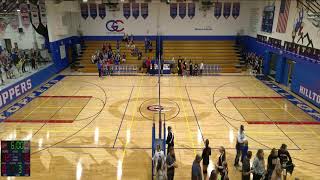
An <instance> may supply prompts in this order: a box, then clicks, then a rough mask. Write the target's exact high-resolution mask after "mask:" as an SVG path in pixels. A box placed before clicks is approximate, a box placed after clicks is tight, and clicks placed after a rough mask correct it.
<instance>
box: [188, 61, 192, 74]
mask: <svg viewBox="0 0 320 180" xmlns="http://www.w3.org/2000/svg"><path fill="white" fill-rule="evenodd" d="M189 74H190V76H193V65H192V61H189Z"/></svg>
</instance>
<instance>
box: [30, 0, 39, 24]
mask: <svg viewBox="0 0 320 180" xmlns="http://www.w3.org/2000/svg"><path fill="white" fill-rule="evenodd" d="M30 14H31V21H32V24H33V25H34V26H35V27H38V26H39V23H40V21H39V16H38V7H37V5H34V4H32V3H30Z"/></svg>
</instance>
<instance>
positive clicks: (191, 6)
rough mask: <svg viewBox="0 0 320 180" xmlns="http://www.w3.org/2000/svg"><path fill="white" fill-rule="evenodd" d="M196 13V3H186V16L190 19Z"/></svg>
mask: <svg viewBox="0 0 320 180" xmlns="http://www.w3.org/2000/svg"><path fill="white" fill-rule="evenodd" d="M195 13H196V5H195V3H188V16H189V18H190V19H192V18H193V17H194V16H195Z"/></svg>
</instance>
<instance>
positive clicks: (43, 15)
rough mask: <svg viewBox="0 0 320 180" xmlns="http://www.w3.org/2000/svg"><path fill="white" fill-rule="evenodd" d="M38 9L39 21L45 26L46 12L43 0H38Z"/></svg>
mask: <svg viewBox="0 0 320 180" xmlns="http://www.w3.org/2000/svg"><path fill="white" fill-rule="evenodd" d="M39 10H40V18H41V23H42V24H43V25H44V26H47V22H48V21H47V13H46V4H45V0H39Z"/></svg>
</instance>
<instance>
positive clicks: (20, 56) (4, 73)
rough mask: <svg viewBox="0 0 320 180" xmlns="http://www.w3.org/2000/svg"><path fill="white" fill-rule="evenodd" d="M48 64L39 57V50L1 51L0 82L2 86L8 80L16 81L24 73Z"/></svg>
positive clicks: (15, 49) (14, 49)
mask: <svg viewBox="0 0 320 180" xmlns="http://www.w3.org/2000/svg"><path fill="white" fill-rule="evenodd" d="M46 62H48V60H47V59H45V58H43V57H42V56H41V51H40V50H35V49H28V50H20V49H18V48H13V49H12V50H11V51H8V50H7V49H3V50H2V51H1V52H0V81H1V84H2V85H4V84H5V83H6V82H7V81H9V80H10V79H16V78H18V77H21V76H23V75H24V74H25V73H30V72H32V71H36V70H37V69H38V67H39V66H40V65H42V64H44V63H46Z"/></svg>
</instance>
